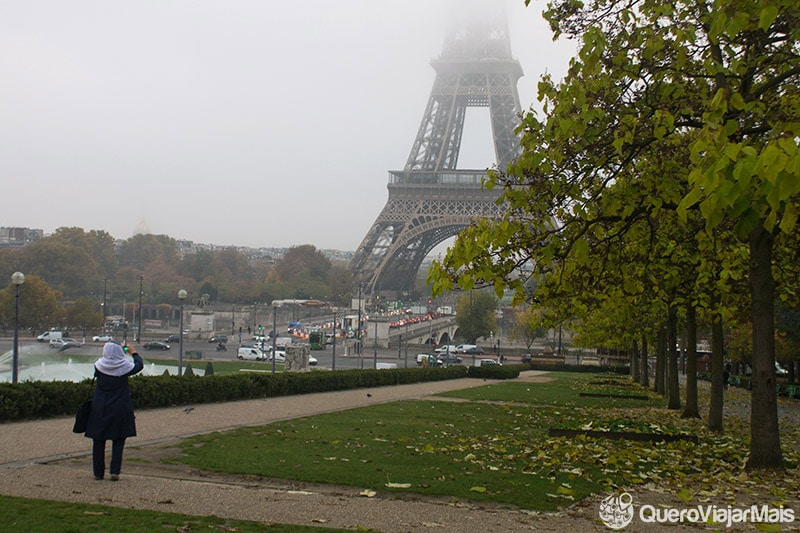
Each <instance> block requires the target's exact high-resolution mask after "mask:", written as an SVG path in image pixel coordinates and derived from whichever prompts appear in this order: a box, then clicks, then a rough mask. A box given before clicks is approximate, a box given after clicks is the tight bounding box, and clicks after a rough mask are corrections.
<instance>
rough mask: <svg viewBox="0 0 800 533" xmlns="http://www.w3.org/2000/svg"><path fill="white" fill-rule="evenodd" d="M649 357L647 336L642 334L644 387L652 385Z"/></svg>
mask: <svg viewBox="0 0 800 533" xmlns="http://www.w3.org/2000/svg"><path fill="white" fill-rule="evenodd" d="M647 357H648V355H647V337H645V336H644V335H642V387H649V386H650V363H649V361H648V360H647Z"/></svg>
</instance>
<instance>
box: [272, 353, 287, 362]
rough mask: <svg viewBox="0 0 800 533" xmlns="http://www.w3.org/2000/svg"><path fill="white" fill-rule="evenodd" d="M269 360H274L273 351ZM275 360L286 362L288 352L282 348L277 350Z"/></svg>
mask: <svg viewBox="0 0 800 533" xmlns="http://www.w3.org/2000/svg"><path fill="white" fill-rule="evenodd" d="M268 358H269V360H270V361H272V353H270V354H269V356H268ZM275 362H276V363H285V362H286V352H284V351H282V350H275Z"/></svg>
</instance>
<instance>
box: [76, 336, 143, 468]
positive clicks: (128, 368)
mask: <svg viewBox="0 0 800 533" xmlns="http://www.w3.org/2000/svg"><path fill="white" fill-rule="evenodd" d="M126 348H127V350H128V353H129V354H130V356H131V357H132V358H133V361H131V360H130V359H129V358H128V357H127V356H126V354H125V350H123V347H122V346H120V345H119V344H118V343H116V342H107V343H106V344H105V345H104V346H103V356H102V357H101V358H100V359H98V360H97V362H95V364H94V376H95V378H96V379H97V386H96V387H95V389H94V396H93V398H92V410H91V412H90V413H89V422H88V424H87V426H86V433H85V434H84V435H85V436H86V437H88V438H90V439H92V441H93V445H92V470H93V472H94V478H95V479H96V480H98V481H99V480H101V479H103V477H104V476H105V470H106V441H107V440H110V441H111V465H110V468H109V470H108V473H109V474H110V476H111V481H117V480H118V479H119V474H120V470H121V469H122V451H123V449H124V448H125V439H126V438H128V437H134V436H136V418H135V417H134V414H133V402H132V401H131V391H130V388H129V387H128V376H132V375H134V374H138V373H139V372H141V371H142V368H143V367H144V362H143V361H142V358H141V356H140V355H139V354H138V353H137V352H136V349H135V348H134V347H132V346H126Z"/></svg>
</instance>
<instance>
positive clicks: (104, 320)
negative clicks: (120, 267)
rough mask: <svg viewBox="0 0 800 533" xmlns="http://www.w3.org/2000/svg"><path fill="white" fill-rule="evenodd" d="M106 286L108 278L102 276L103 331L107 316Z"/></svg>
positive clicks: (104, 330)
mask: <svg viewBox="0 0 800 533" xmlns="http://www.w3.org/2000/svg"><path fill="white" fill-rule="evenodd" d="M107 288H108V278H103V333H105V332H106V317H107V316H108V309H107V308H106V304H107V302H106V294H107V291H106V289H107Z"/></svg>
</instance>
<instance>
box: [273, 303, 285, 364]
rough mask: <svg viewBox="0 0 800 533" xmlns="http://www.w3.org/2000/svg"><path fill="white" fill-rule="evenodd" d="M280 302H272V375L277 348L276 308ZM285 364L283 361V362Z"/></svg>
mask: <svg viewBox="0 0 800 533" xmlns="http://www.w3.org/2000/svg"><path fill="white" fill-rule="evenodd" d="M280 306H281V302H280V300H272V373H273V374H274V373H275V357H276V352H277V348H278V308H279V307H280ZM284 363H285V361H284Z"/></svg>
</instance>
